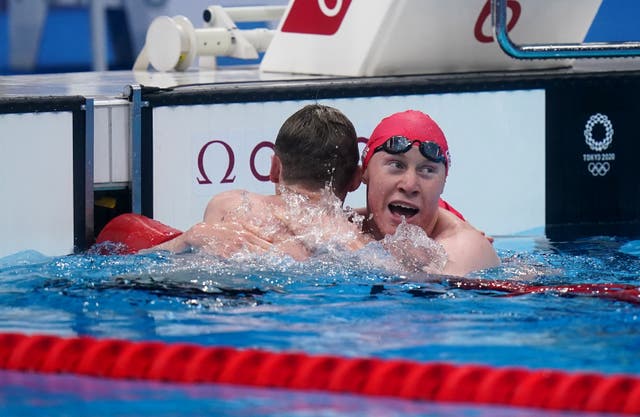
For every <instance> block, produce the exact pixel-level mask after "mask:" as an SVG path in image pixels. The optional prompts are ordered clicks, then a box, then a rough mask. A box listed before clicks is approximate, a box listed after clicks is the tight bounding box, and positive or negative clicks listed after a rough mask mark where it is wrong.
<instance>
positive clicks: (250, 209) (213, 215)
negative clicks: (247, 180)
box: [203, 190, 279, 224]
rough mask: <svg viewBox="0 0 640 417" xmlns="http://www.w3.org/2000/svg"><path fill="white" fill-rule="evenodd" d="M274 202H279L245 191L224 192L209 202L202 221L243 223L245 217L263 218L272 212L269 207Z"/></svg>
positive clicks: (275, 198)
mask: <svg viewBox="0 0 640 417" xmlns="http://www.w3.org/2000/svg"><path fill="white" fill-rule="evenodd" d="M274 202H279V199H278V198H277V197H276V196H272V195H263V194H257V193H252V192H249V191H246V190H231V191H225V192H222V193H220V194H217V195H215V196H214V197H213V198H211V200H209V203H207V208H206V209H205V212H204V217H203V221H204V222H205V223H209V224H218V223H222V222H225V221H227V222H228V221H231V222H244V217H245V215H246V216H250V217H251V218H257V217H261V216H264V215H265V214H267V213H268V212H270V211H271V210H272V209H271V208H270V206H271V205H272V204H273V203H274Z"/></svg>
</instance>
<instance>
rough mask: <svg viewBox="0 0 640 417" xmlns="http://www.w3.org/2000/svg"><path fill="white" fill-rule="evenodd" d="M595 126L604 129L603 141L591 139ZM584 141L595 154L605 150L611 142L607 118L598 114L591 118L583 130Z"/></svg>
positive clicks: (610, 125) (611, 127)
mask: <svg viewBox="0 0 640 417" xmlns="http://www.w3.org/2000/svg"><path fill="white" fill-rule="evenodd" d="M596 125H602V126H603V127H604V129H605V136H604V139H602V140H600V141H597V140H595V139H594V138H593V128H594V126H596ZM584 139H585V142H586V143H587V145H588V146H589V148H591V149H592V150H594V151H596V152H602V151H604V150H605V149H607V148H608V147H609V145H611V142H613V125H612V124H611V121H610V120H609V118H608V117H607V116H605V115H604V114H600V113H597V114H594V115H593V116H591V117H590V118H589V120H588V121H587V125H586V126H585V128H584ZM607 170H608V169H607ZM594 175H595V174H594Z"/></svg>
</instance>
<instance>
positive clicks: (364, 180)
mask: <svg viewBox="0 0 640 417" xmlns="http://www.w3.org/2000/svg"><path fill="white" fill-rule="evenodd" d="M358 169H360V176H361V177H362V178H361V180H362V183H363V184H365V185H367V184H369V171H365V172H362V167H361V166H359V167H358Z"/></svg>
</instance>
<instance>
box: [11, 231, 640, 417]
mask: <svg viewBox="0 0 640 417" xmlns="http://www.w3.org/2000/svg"><path fill="white" fill-rule="evenodd" d="M495 246H496V248H497V249H498V251H499V254H500V256H501V258H502V260H503V263H502V265H501V266H500V267H498V268H495V269H493V270H490V271H483V272H481V273H477V274H475V278H477V279H491V280H497V281H501V280H509V281H516V282H521V283H526V284H527V285H539V286H545V285H546V286H556V287H554V288H556V290H554V291H543V292H540V293H529V294H522V295H513V294H509V293H505V292H502V291H495V290H491V289H482V288H480V289H463V288H459V286H456V285H455V284H454V282H452V281H449V280H447V279H445V278H443V277H435V276H431V277H425V276H417V275H413V276H411V275H408V276H407V275H400V274H394V273H393V272H390V271H389V270H385V269H384V268H380V265H383V264H384V261H385V258H384V254H381V253H377V254H375V253H374V254H373V255H372V254H371V253H368V254H367V256H362V254H353V255H345V254H336V253H331V252H327V253H326V254H325V255H323V256H321V257H318V258H316V259H313V260H311V261H309V262H307V263H297V262H294V261H292V260H289V259H283V258H265V257H243V258H242V259H232V260H228V261H222V260H219V259H212V258H210V257H204V256H199V255H197V254H187V255H180V256H168V255H165V254H152V255H135V256H132V255H128V256H105V255H96V254H83V255H72V256H65V257H55V258H51V257H45V256H43V255H41V254H39V253H36V252H21V253H18V254H15V255H12V256H9V257H6V258H3V259H0V332H13V333H26V334H52V335H59V336H78V335H88V336H93V337H96V338H118V339H127V340H133V341H143V340H144V341H149V340H157V341H162V342H167V343H176V342H188V343H194V344H198V345H204V346H231V347H236V348H260V349H266V350H269V351H275V352H287V351H303V352H307V353H309V354H327V355H338V356H345V357H351V358H357V357H375V358H383V359H408V360H411V361H420V362H433V361H441V362H448V363H452V364H486V365H490V366H496V367H503V366H522V367H526V368H529V369H534V370H535V369H558V370H564V371H581V372H597V373H601V374H606V375H611V374H619V373H622V374H630V375H636V376H637V375H638V367H637V363H638V360H640V353H639V352H640V350H639V349H638V348H639V347H640V319H639V315H640V305H638V304H636V303H635V302H629V301H628V300H627V301H622V300H616V299H610V298H602V297H600V296H599V294H593V293H588V294H576V293H571V292H563V291H561V290H557V288H558V287H557V285H558V284H562V285H568V284H576V283H593V284H597V283H618V284H629V285H634V286H637V285H640V278H639V277H640V258H639V256H640V241H630V240H626V239H620V238H612V237H594V238H590V239H582V240H578V241H573V242H549V241H547V240H546V239H544V238H540V237H537V238H534V237H526V236H524V237H509V238H507V237H505V238H497V239H496V241H495ZM371 256H374V257H376V259H375V261H372V258H371ZM381 260H382V262H381ZM0 409H4V410H6V411H7V413H4V412H3V415H43V413H44V414H47V415H74V416H75V415H86V414H87V411H88V410H90V414H91V415H139V414H141V413H142V412H143V411H142V410H144V412H149V411H150V412H153V413H154V414H155V415H161V416H172V415H185V414H192V415H205V414H207V415H210V414H212V413H213V414H216V415H252V416H255V415H265V416H271V415H274V416H275V415H278V416H281V415H291V416H303V415H304V416H306V415H336V416H348V415H461V414H462V415H485V414H486V415H514V413H515V411H514V410H513V409H512V408H508V407H488V406H460V405H455V406H454V405H447V404H434V403H420V402H412V401H401V400H395V399H381V398H369V397H367V398H366V400H363V399H362V398H358V397H357V396H351V395H330V394H326V393H319V392H304V391H302V392H301V391H293V392H291V391H286V390H269V389H261V388H245V387H231V386H226V385H184V384H183V385H180V384H162V383H151V382H132V381H121V380H120V381H119V380H108V379H96V378H89V377H80V376H71V375H42V374H30V373H20V372H11V371H1V372H0ZM501 413H503V414H501ZM517 413H518V414H517V415H541V413H544V412H542V411H540V410H529V409H519V410H518V411H517ZM544 415H562V413H556V412H553V413H552V412H548V413H546V414H544ZM571 415H575V414H571ZM591 415H592V414H591Z"/></svg>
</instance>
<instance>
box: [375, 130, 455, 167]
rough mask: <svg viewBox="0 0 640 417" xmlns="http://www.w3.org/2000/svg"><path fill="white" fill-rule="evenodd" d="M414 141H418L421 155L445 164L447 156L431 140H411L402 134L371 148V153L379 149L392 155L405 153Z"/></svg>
mask: <svg viewBox="0 0 640 417" xmlns="http://www.w3.org/2000/svg"><path fill="white" fill-rule="evenodd" d="M416 142H417V143H419V145H418V149H419V150H420V153H421V154H422V156H424V157H425V158H427V159H428V160H430V161H432V162H437V163H439V162H442V163H443V164H445V165H447V156H446V155H445V153H444V152H442V148H440V146H439V145H438V144H437V143H435V142H431V141H425V142H421V141H419V140H411V139H409V138H406V137H404V136H391V137H390V138H389V139H387V140H386V141H385V142H384V143H383V144H382V145H380V146H378V147H377V148H375V149H374V150H373V153H376V152H379V151H385V152H387V153H390V154H393V155H395V154H399V153H405V152H407V151H409V149H411V147H412V146H413V144H414V143H416Z"/></svg>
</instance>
